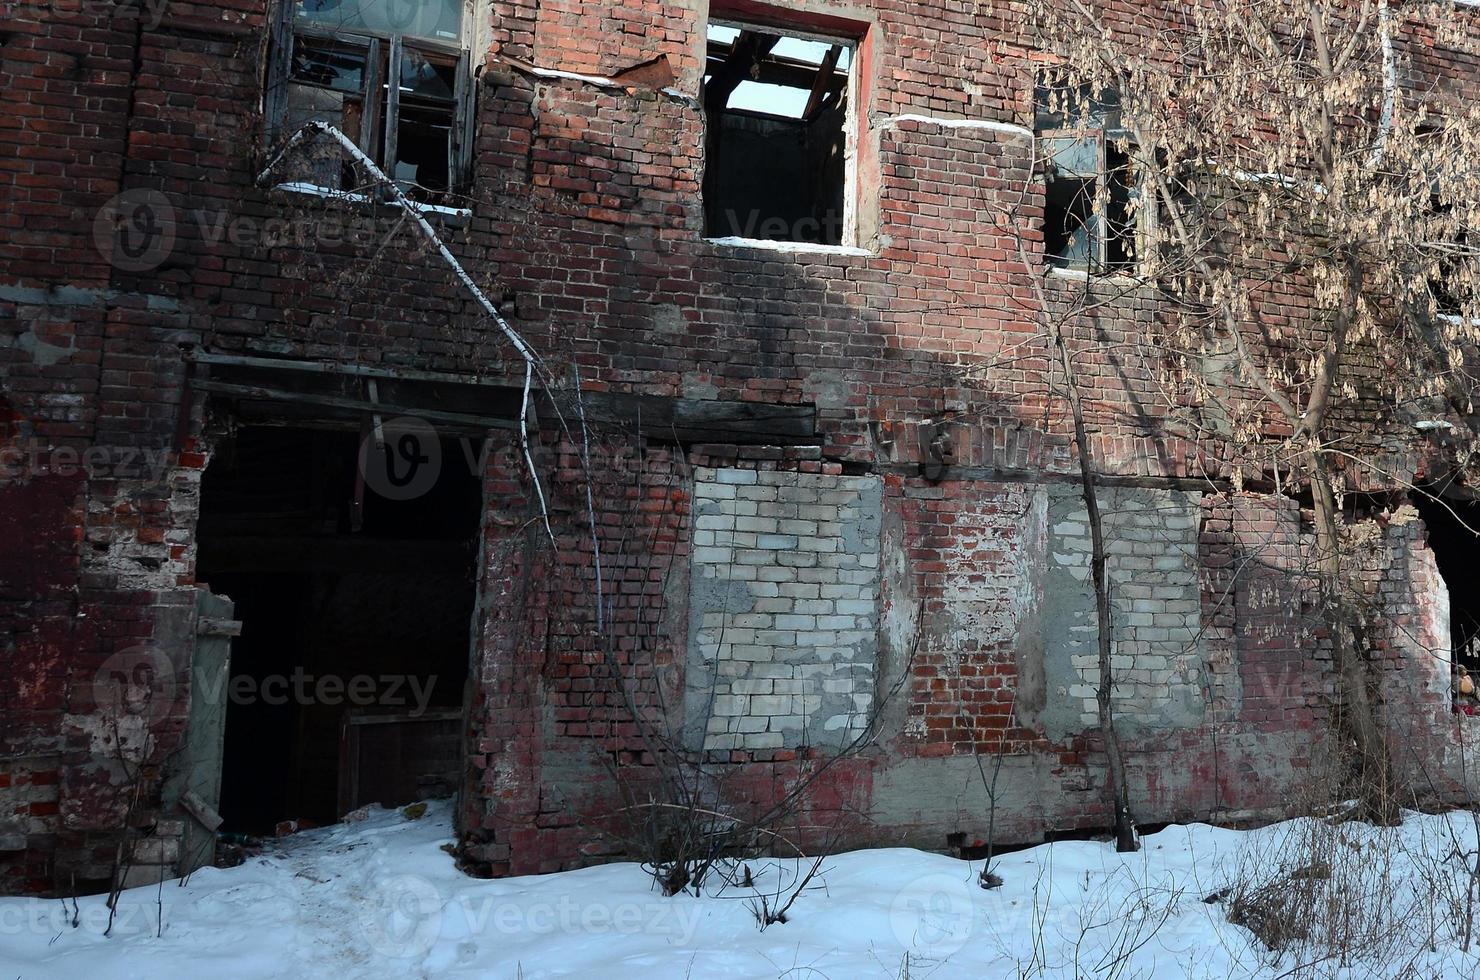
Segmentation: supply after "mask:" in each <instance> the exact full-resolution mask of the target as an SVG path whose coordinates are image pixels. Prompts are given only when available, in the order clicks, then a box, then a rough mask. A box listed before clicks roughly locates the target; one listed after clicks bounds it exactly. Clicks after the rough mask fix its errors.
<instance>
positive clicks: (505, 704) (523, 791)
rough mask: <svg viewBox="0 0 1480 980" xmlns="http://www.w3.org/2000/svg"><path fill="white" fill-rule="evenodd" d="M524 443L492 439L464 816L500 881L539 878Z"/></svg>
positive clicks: (535, 532)
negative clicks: (527, 876)
mask: <svg viewBox="0 0 1480 980" xmlns="http://www.w3.org/2000/svg"><path fill="white" fill-rule="evenodd" d="M530 491H531V488H530V487H529V484H528V474H527V473H526V472H525V468H524V462H523V460H522V458H521V456H520V454H519V452H518V444H517V442H516V441H514V440H513V439H512V438H510V437H509V436H508V435H507V434H502V433H501V434H499V435H498V436H495V437H493V438H492V439H491V440H490V449H489V452H488V454H487V461H486V466H485V469H484V515H483V531H482V542H481V544H482V552H481V556H480V559H481V560H480V564H479V580H478V604H477V616H478V628H477V648H476V650H475V651H474V653H473V671H472V677H471V680H472V684H471V690H470V692H469V716H468V717H469V731H468V749H467V756H468V758H467V765H466V770H465V772H464V777H463V793H462V799H461V801H460V803H459V808H458V831H459V835H460V839H461V842H462V854H463V857H464V860H465V861H466V862H467V863H468V864H469V865H470V866H472V867H473V868H474V869H476V870H483V871H486V872H488V873H491V874H495V875H505V874H526V873H532V872H534V871H536V870H537V865H538V862H539V848H538V846H537V837H538V831H537V830H536V827H535V818H536V817H537V815H538V812H539V798H540V753H541V728H540V714H541V705H542V704H543V703H544V691H543V677H542V675H541V671H540V669H539V668H540V664H539V662H538V658H537V656H536V653H537V651H539V650H540V649H541V648H542V647H543V640H542V637H543V633H544V626H543V624H544V622H545V619H546V617H545V615H544V606H545V598H544V596H545V593H544V590H543V589H542V588H541V586H540V583H541V581H542V580H543V576H542V574H541V571H540V566H541V565H542V564H544V561H543V558H542V556H543V555H545V554H547V553H548V552H547V549H542V548H541V547H540V544H541V541H540V535H541V534H542V533H543V531H542V528H543V525H542V523H541V522H540V521H539V520H538V519H537V518H538V510H537V504H536V503H535V501H534V495H533V494H532V493H531V492H530Z"/></svg>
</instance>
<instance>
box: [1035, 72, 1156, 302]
mask: <svg viewBox="0 0 1480 980" xmlns="http://www.w3.org/2000/svg"><path fill="white" fill-rule="evenodd" d="M1034 131H1035V132H1036V133H1037V134H1038V136H1039V138H1040V140H1041V142H1042V147H1043V149H1042V156H1043V158H1044V185H1045V195H1044V207H1043V251H1044V259H1045V261H1047V262H1048V263H1049V264H1050V265H1053V266H1056V267H1058V268H1062V269H1075V270H1079V271H1083V272H1089V273H1096V274H1107V273H1114V272H1117V271H1123V270H1126V269H1130V268H1132V267H1134V265H1135V262H1136V253H1137V244H1138V242H1137V239H1138V235H1139V228H1140V224H1141V221H1142V220H1143V215H1142V207H1141V205H1142V195H1141V191H1140V187H1139V180H1138V178H1137V175H1136V168H1135V151H1134V146H1133V144H1132V143H1131V141H1130V138H1129V135H1128V134H1127V133H1126V132H1125V131H1124V130H1123V129H1122V128H1121V127H1120V101H1119V98H1118V97H1117V96H1116V94H1115V93H1113V92H1104V93H1101V94H1100V95H1098V96H1095V95H1090V94H1089V93H1087V92H1084V91H1073V90H1069V89H1067V88H1065V87H1064V86H1059V85H1053V84H1051V83H1049V82H1047V81H1040V82H1039V84H1038V86H1037V87H1036V89H1035V92H1034Z"/></svg>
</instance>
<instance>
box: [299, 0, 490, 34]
mask: <svg viewBox="0 0 1480 980" xmlns="http://www.w3.org/2000/svg"><path fill="white" fill-rule="evenodd" d="M297 3H298V9H297V15H298V19H299V20H300V21H307V22H310V23H313V24H315V25H317V26H319V27H323V28H326V29H329V30H336V31H369V32H371V33H375V34H406V35H410V36H412V37H428V38H437V39H438V40H443V41H456V40H457V39H458V38H459V37H460V36H461V31H462V26H461V21H462V0H297Z"/></svg>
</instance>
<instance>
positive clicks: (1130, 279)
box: [1048, 265, 1141, 286]
mask: <svg viewBox="0 0 1480 980" xmlns="http://www.w3.org/2000/svg"><path fill="white" fill-rule="evenodd" d="M1048 274H1049V275H1050V276H1053V277H1054V278H1056V279H1074V280H1078V281H1084V280H1086V279H1087V280H1089V281H1091V282H1098V283H1106V284H1108V285H1112V286H1136V285H1140V283H1141V280H1140V279H1139V278H1138V277H1136V276H1125V275H1120V274H1119V273H1108V274H1105V275H1101V274H1099V273H1096V274H1094V275H1091V274H1090V273H1089V271H1088V270H1087V269H1076V268H1072V267H1066V266H1062V265H1051V266H1049V267H1048Z"/></svg>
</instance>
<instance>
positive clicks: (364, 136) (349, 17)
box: [268, 0, 472, 204]
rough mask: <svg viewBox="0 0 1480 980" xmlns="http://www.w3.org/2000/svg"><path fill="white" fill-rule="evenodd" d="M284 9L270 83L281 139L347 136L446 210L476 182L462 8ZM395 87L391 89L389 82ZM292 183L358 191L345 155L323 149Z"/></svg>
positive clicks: (311, 1)
mask: <svg viewBox="0 0 1480 980" xmlns="http://www.w3.org/2000/svg"><path fill="white" fill-rule="evenodd" d="M397 9H398V5H397V4H372V3H369V2H368V0H367V2H364V3H361V4H360V5H358V6H357V5H356V4H354V3H353V2H351V3H346V4H335V5H332V6H331V5H330V4H328V3H327V2H324V0H298V2H297V3H296V4H293V3H288V4H286V5H285V9H284V13H283V21H282V22H281V23H280V25H279V30H278V32H277V35H278V36H277V40H276V41H275V48H274V58H273V68H272V72H273V76H274V77H272V78H271V79H270V80H269V89H268V96H269V97H268V111H269V115H270V118H271V119H272V122H273V126H274V128H275V130H276V132H277V135H278V137H279V138H284V137H287V136H289V135H291V134H292V133H294V132H296V131H297V130H298V129H300V128H301V127H302V126H303V125H304V124H305V123H307V122H309V121H311V120H320V121H323V122H326V123H328V124H329V125H331V126H334V127H335V128H336V129H339V130H340V131H341V132H343V133H344V134H345V135H346V136H348V137H349V138H350V139H352V140H353V141H354V142H355V144H356V146H357V147H358V148H359V149H360V150H361V151H362V152H363V153H364V154H365V155H366V156H367V157H368V158H370V159H371V160H372V161H374V162H375V163H376V164H377V165H378V166H379V167H380V168H381V169H382V170H384V171H385V172H386V174H387V175H388V176H389V177H390V178H391V179H393V180H395V181H396V182H397V184H398V185H399V186H400V187H401V189H402V190H403V191H405V192H406V193H407V195H408V196H410V197H412V198H413V199H416V200H420V201H424V202H427V203H433V204H435V203H440V202H442V201H444V200H445V199H446V197H447V195H448V194H449V192H452V191H455V190H457V189H458V188H459V187H460V186H461V185H462V184H463V183H464V182H465V179H466V176H467V172H468V169H469V167H468V164H469V157H470V154H471V142H472V141H471V130H472V126H471V120H472V96H471V93H472V85H471V84H469V83H468V81H467V79H466V76H467V74H468V72H467V65H468V59H467V54H466V52H465V51H464V50H462V49H460V48H458V47H457V46H456V44H455V42H456V41H457V39H458V36H459V32H460V11H461V9H462V8H461V4H460V3H454V2H452V0H442V2H437V3H430V4H411V5H407V6H406V10H405V11H403V12H401V14H398V13H397ZM392 80H396V81H397V84H395V85H392V84H391V81H392ZM297 166H298V170H297V171H296V172H294V173H292V174H290V175H289V177H288V180H289V181H296V182H303V183H310V184H313V185H314V186H317V187H323V188H326V189H331V190H343V191H353V190H356V189H357V187H356V185H357V183H358V181H357V180H356V177H355V173H356V172H355V168H354V167H353V166H352V165H351V164H350V163H349V162H348V161H346V160H344V154H343V152H342V151H341V149H340V148H339V147H336V146H330V145H328V144H327V143H325V144H320V145H319V147H318V152H317V155H316V156H314V157H311V158H309V159H307V160H304V161H302V162H301V163H299V164H298V165H297Z"/></svg>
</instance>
